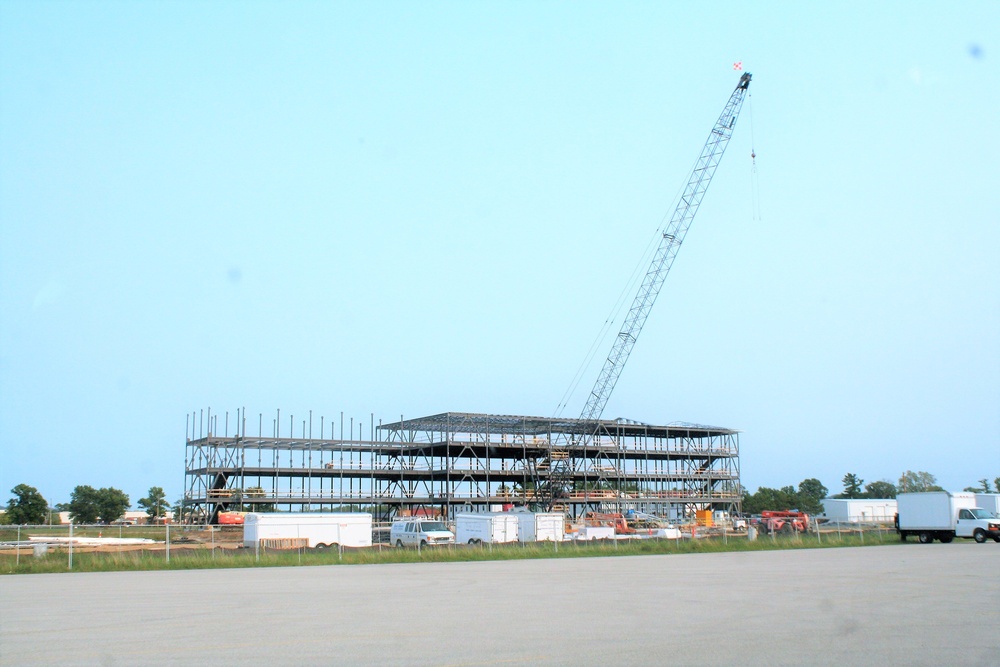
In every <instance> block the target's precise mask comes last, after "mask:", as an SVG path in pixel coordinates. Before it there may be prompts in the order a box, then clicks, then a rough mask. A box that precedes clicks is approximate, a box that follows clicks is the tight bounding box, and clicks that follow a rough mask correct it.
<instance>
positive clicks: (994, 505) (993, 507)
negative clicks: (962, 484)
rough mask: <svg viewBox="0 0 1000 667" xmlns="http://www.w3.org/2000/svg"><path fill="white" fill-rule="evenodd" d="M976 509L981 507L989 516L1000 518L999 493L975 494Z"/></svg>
mask: <svg viewBox="0 0 1000 667" xmlns="http://www.w3.org/2000/svg"><path fill="white" fill-rule="evenodd" d="M976 507H982V508H983V509H984V510H986V511H987V512H989V513H990V514H996V515H997V516H1000V493H977V494H976Z"/></svg>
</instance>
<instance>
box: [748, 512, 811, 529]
mask: <svg viewBox="0 0 1000 667" xmlns="http://www.w3.org/2000/svg"><path fill="white" fill-rule="evenodd" d="M760 523H761V525H762V526H763V527H764V530H765V531H767V532H768V533H792V532H797V533H804V532H806V531H807V530H809V515H808V514H806V513H805V512H800V511H798V510H780V511H779V510H764V511H763V512H761V513H760Z"/></svg>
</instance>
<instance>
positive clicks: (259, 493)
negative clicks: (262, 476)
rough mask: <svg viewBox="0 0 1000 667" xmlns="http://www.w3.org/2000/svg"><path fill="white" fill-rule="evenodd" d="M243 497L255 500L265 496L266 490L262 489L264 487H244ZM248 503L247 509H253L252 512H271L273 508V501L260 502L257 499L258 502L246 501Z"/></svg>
mask: <svg viewBox="0 0 1000 667" xmlns="http://www.w3.org/2000/svg"><path fill="white" fill-rule="evenodd" d="M244 497H245V498H248V499H250V498H252V499H255V500H256V499H259V498H266V497H267V492H266V491H264V489H263V488H262V487H259V486H251V487H249V488H247V489H246V493H244ZM241 505H242V503H241ZM248 505H249V507H248V509H249V510H251V511H253V512H273V511H274V510H275V505H274V503H262V502H259V501H258V502H254V503H248Z"/></svg>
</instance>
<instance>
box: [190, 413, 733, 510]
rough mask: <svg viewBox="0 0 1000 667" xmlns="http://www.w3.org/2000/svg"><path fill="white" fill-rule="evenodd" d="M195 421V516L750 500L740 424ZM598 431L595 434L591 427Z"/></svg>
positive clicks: (710, 506)
mask: <svg viewBox="0 0 1000 667" xmlns="http://www.w3.org/2000/svg"><path fill="white" fill-rule="evenodd" d="M188 421H189V431H188V437H187V442H186V447H185V487H184V498H183V507H184V516H185V520H187V521H189V522H208V523H216V522H217V521H218V516H219V513H221V512H234V511H236V512H241V511H243V512H245V511H250V512H253V511H257V512H260V511H275V510H279V511H287V512H292V511H304V512H319V511H322V512H331V511H336V512H344V511H347V512H368V513H371V514H372V515H373V516H374V517H375V520H376V521H379V522H384V521H391V520H392V519H393V518H395V517H396V516H399V515H409V516H418V515H419V516H438V517H441V518H444V519H449V520H450V519H452V518H453V517H454V515H455V514H457V513H458V512H464V511H468V509H469V508H474V510H481V511H488V510H489V509H490V508H491V507H494V506H498V505H499V506H504V507H522V508H527V509H530V510H546V511H554V512H557V513H565V514H567V515H568V516H569V517H570V518H576V517H579V516H582V515H583V514H584V513H585V512H588V511H596V512H626V511H628V510H634V511H636V512H644V513H647V514H651V515H656V516H658V517H662V518H664V519H666V520H668V521H672V522H675V523H685V522H688V521H693V520H694V515H695V512H696V511H698V510H714V511H725V512H734V511H739V509H740V501H741V489H742V487H741V485H740V464H739V432H738V431H736V430H733V429H728V428H721V427H714V426H700V425H695V424H684V423H672V424H667V425H662V426H659V425H653V424H646V423H641V422H636V421H630V420H624V419H615V420H600V421H599V422H597V423H596V424H595V423H593V422H589V421H586V420H579V419H555V418H543V417H524V416H512V415H488V414H470V413H460V412H448V413H443V414H439V415H433V416H430V417H421V418H417V419H407V420H400V421H396V422H391V423H375V421H374V418H372V420H371V422H370V423H369V424H366V425H363V426H356V425H355V424H354V422H353V420H352V421H351V423H350V427H349V428H344V422H343V421H341V422H340V424H341V426H340V432H339V433H338V434H336V435H335V434H334V432H333V431H334V429H333V428H332V427H331V425H330V424H329V423H327V422H325V420H324V419H323V418H320V420H319V424H316V426H317V429H316V431H317V433H318V437H313V435H312V434H313V426H314V420H312V419H311V418H310V419H309V420H308V421H305V420H303V421H302V422H301V430H300V432H299V434H296V435H293V434H292V433H282V432H281V431H280V430H279V428H278V426H277V424H278V423H279V419H275V420H274V421H273V431H272V433H271V434H269V435H264V434H263V433H262V432H261V431H263V427H262V424H263V419H262V418H261V419H260V423H261V427H260V428H258V429H255V430H258V433H257V434H256V435H253V434H251V433H248V432H247V427H246V422H247V419H246V418H245V417H244V416H243V415H242V414H240V415H239V416H238V417H237V419H235V420H234V421H236V422H237V423H238V425H239V428H238V431H237V432H236V433H234V434H226V432H227V431H229V427H228V425H227V426H225V427H223V428H220V424H219V422H220V421H221V420H220V419H219V416H217V415H215V416H213V415H211V414H210V413H209V414H208V415H207V419H202V420H199V421H200V422H201V423H202V424H203V426H202V427H200V429H199V432H194V421H195V420H194V419H192V418H189V420H188ZM226 421H227V422H228V415H227V420H226ZM289 422H290V423H292V424H294V421H292V420H291V419H290V420H289ZM201 429H204V430H203V431H202V430H201ZM591 429H592V430H593V436H592V437H588V438H586V439H583V438H581V437H580V436H581V434H582V433H585V432H588V431H590V430H591ZM289 430H291V429H290V428H289ZM296 430H299V429H298V428H296ZM219 433H223V434H222V435H219ZM553 460H559V461H560V472H559V474H560V475H561V476H562V479H564V480H565V482H564V483H565V488H566V490H565V493H563V494H561V496H560V498H559V501H558V502H559V504H558V505H556V506H554V507H544V506H541V505H542V503H541V500H542V499H541V498H540V495H541V494H539V493H538V491H537V489H539V488H541V487H543V486H544V485H545V484H546V482H547V481H548V478H549V474H550V472H551V470H552V461H553Z"/></svg>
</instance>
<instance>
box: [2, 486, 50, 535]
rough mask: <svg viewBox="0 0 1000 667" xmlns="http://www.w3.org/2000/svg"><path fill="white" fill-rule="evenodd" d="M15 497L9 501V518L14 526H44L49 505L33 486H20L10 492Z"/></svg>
mask: <svg viewBox="0 0 1000 667" xmlns="http://www.w3.org/2000/svg"><path fill="white" fill-rule="evenodd" d="M10 492H11V493H13V494H14V497H13V498H11V499H10V500H8V501H7V518H8V520H9V521H10V523H12V524H18V525H22V524H42V523H45V518H46V516H47V515H48V511H49V504H48V503H47V502H46V501H45V498H43V497H42V494H40V493H39V492H38V489H36V488H35V487H33V486H28V485H27V484H18V485H17V486H15V487H14V488H13V489H11V490H10Z"/></svg>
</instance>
